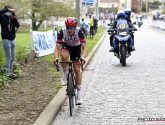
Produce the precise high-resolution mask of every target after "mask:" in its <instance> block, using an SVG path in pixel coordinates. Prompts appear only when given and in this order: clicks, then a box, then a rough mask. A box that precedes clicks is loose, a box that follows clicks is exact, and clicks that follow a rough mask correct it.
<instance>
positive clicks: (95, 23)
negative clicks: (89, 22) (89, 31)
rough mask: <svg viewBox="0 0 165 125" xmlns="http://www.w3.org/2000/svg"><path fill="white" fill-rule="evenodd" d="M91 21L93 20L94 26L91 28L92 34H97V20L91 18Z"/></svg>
mask: <svg viewBox="0 0 165 125" xmlns="http://www.w3.org/2000/svg"><path fill="white" fill-rule="evenodd" d="M93 20H94V25H93V28H94V34H96V33H97V28H98V20H97V19H96V18H95V17H93Z"/></svg>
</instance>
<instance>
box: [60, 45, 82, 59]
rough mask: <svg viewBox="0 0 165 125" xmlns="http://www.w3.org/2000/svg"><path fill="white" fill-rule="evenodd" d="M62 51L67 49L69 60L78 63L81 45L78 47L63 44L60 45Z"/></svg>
mask: <svg viewBox="0 0 165 125" xmlns="http://www.w3.org/2000/svg"><path fill="white" fill-rule="evenodd" d="M64 49H67V50H68V51H69V54H70V60H72V61H78V60H79V59H80V57H81V45H78V46H68V45H67V44H65V43H62V44H61V48H60V51H63V50H64Z"/></svg>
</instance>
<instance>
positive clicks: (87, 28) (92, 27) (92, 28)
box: [80, 14, 98, 39]
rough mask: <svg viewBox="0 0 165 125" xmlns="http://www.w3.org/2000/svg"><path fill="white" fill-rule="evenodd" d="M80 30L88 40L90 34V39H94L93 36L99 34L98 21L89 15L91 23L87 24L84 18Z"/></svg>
mask: <svg viewBox="0 0 165 125" xmlns="http://www.w3.org/2000/svg"><path fill="white" fill-rule="evenodd" d="M80 28H81V29H82V31H83V32H84V35H85V37H86V38H87V36H88V34H89V37H90V39H93V36H94V35H95V34H96V33H97V28H98V19H97V18H96V17H95V16H92V15H91V14H89V22H85V20H84V18H82V19H81V22H80Z"/></svg>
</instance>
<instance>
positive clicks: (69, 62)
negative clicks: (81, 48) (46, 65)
mask: <svg viewBox="0 0 165 125" xmlns="http://www.w3.org/2000/svg"><path fill="white" fill-rule="evenodd" d="M74 62H77V61H72V60H69V61H60V62H59V63H67V64H71V63H74ZM80 62H81V63H82V61H80ZM56 70H57V71H59V66H58V65H57V66H56ZM81 70H84V68H83V65H81Z"/></svg>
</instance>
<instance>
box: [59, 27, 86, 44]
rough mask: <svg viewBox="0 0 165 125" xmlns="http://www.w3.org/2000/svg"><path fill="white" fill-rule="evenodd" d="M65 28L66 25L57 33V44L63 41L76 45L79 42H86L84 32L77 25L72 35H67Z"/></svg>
mask: <svg viewBox="0 0 165 125" xmlns="http://www.w3.org/2000/svg"><path fill="white" fill-rule="evenodd" d="M66 30H67V29H66V27H64V28H62V29H61V30H60V31H59V32H58V33H57V44H61V43H62V42H64V43H66V44H67V45H69V46H78V45H80V44H83V43H86V40H85V37H84V34H83V32H82V30H80V28H79V27H77V28H76V29H75V33H74V35H73V36H69V35H68V33H67V31H66Z"/></svg>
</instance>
